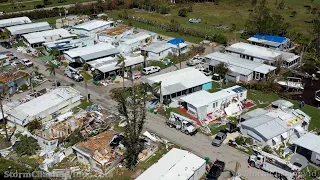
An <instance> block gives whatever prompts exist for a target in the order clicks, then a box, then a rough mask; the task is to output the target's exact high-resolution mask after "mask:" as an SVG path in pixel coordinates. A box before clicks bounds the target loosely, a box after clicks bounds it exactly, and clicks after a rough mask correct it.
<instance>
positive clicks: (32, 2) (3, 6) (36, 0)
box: [0, 0, 92, 12]
mask: <svg viewBox="0 0 320 180" xmlns="http://www.w3.org/2000/svg"><path fill="white" fill-rule="evenodd" d="M24 1H28V2H24ZM24 1H21V2H23V3H13V4H11V3H9V1H8V2H5V3H0V10H1V11H4V12H13V11H24V10H30V9H34V7H35V6H36V5H38V4H43V1H42V0H24ZM89 1H92V0H67V1H66V2H61V3H58V1H57V0H54V1H51V2H52V4H50V5H46V7H54V6H62V5H67V4H75V3H77V2H78V3H82V2H89ZM19 4H20V5H19ZM22 5H24V6H25V7H21V6H22ZM13 7H16V8H13Z"/></svg>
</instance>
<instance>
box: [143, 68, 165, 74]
mask: <svg viewBox="0 0 320 180" xmlns="http://www.w3.org/2000/svg"><path fill="white" fill-rule="evenodd" d="M160 70H161V68H160V67H159V66H149V67H145V68H143V69H142V73H143V74H145V75H148V74H152V73H155V72H159V71H160Z"/></svg>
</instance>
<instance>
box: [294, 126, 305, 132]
mask: <svg viewBox="0 0 320 180" xmlns="http://www.w3.org/2000/svg"><path fill="white" fill-rule="evenodd" d="M294 129H295V130H296V131H298V132H303V131H304V129H303V128H302V127H301V126H296V127H294Z"/></svg>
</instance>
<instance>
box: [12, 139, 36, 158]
mask: <svg viewBox="0 0 320 180" xmlns="http://www.w3.org/2000/svg"><path fill="white" fill-rule="evenodd" d="M38 148H39V146H38V143H37V141H36V140H35V139H33V138H32V137H28V136H21V137H20V141H18V142H16V152H17V153H18V154H19V155H28V156H31V155H34V154H35V153H36V150H37V149H38Z"/></svg>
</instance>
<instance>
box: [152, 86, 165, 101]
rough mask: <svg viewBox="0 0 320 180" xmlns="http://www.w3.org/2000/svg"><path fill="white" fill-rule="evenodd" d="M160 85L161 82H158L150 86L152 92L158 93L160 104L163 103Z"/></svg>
mask: <svg viewBox="0 0 320 180" xmlns="http://www.w3.org/2000/svg"><path fill="white" fill-rule="evenodd" d="M161 83H162V81H159V82H156V83H153V84H152V89H153V90H154V91H153V92H154V93H158V91H160V98H159V101H160V104H162V103H163V96H162V90H161Z"/></svg>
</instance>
